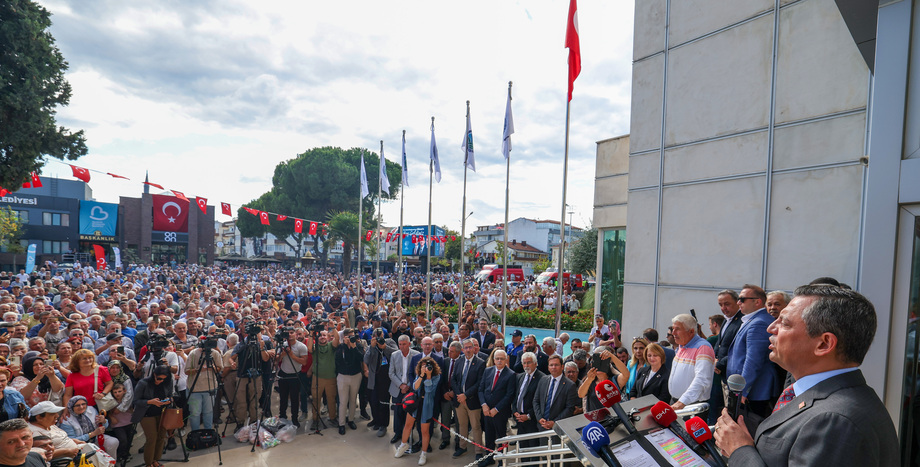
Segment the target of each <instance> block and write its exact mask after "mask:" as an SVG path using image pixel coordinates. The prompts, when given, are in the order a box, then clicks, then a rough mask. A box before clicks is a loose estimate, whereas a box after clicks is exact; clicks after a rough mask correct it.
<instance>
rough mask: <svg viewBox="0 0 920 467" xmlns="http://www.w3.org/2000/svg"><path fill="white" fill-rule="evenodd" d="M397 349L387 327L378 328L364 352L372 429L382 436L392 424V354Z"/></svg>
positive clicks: (378, 435)
mask: <svg viewBox="0 0 920 467" xmlns="http://www.w3.org/2000/svg"><path fill="white" fill-rule="evenodd" d="M395 351H396V343H395V342H393V341H392V340H387V338H386V329H383V328H378V329H375V330H374V335H373V336H371V347H370V348H369V349H368V350H367V352H365V353H364V376H365V377H366V378H367V389H368V391H369V392H370V405H371V416H372V417H373V418H372V419H371V423H370V427H371V429H375V430H377V437H378V438H382V437H383V436H384V435H386V433H387V427H389V426H390V407H389V400H390V393H389V392H388V390H389V386H390V356H391V355H392V354H393V352H395Z"/></svg>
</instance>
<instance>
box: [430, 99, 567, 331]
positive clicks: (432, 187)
mask: <svg viewBox="0 0 920 467" xmlns="http://www.w3.org/2000/svg"><path fill="white" fill-rule="evenodd" d="M431 131H432V133H431V134H432V135H433V134H434V116H432V117H431ZM432 138H433V137H432ZM433 190H434V158H433V157H432V158H430V160H429V161H428V239H427V243H426V245H425V248H426V252H427V253H428V261H426V263H427V269H428V270H427V271H426V272H425V318H426V319H427V318H430V317H431V194H432V192H433ZM563 211H564V210H563Z"/></svg>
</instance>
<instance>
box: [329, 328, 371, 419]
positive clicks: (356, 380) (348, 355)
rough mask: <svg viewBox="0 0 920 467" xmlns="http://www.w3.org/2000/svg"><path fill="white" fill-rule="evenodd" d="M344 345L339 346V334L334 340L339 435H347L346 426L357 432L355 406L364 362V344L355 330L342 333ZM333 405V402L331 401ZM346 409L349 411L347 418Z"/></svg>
mask: <svg viewBox="0 0 920 467" xmlns="http://www.w3.org/2000/svg"><path fill="white" fill-rule="evenodd" d="M342 334H343V338H344V339H343V340H344V343H343V344H342V345H339V339H338V333H336V334H335V335H334V337H333V338H332V346H333V347H335V348H336V349H335V370H336V388H337V389H338V393H339V434H340V435H344V434H345V425H346V424H348V427H349V428H351V429H352V430H357V429H358V426H357V425H356V424H355V405H356V400H355V399H356V398H357V396H358V389H359V388H360V387H361V376H362V369H363V368H362V364H363V360H364V343H363V342H361V343H360V344H359V341H360V339H359V338H358V336H357V335H356V334H355V330H354V329H351V328H346V329H345V330H344V331H342ZM330 403H331V401H330ZM346 408H347V410H348V413H347V417H346Z"/></svg>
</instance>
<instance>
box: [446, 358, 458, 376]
mask: <svg viewBox="0 0 920 467" xmlns="http://www.w3.org/2000/svg"><path fill="white" fill-rule="evenodd" d="M456 363H457V360H456V359H454V360H451V361H450V371H449V372H448V374H449V376H448V378H447V379H448V380H452V379H454V366H456Z"/></svg>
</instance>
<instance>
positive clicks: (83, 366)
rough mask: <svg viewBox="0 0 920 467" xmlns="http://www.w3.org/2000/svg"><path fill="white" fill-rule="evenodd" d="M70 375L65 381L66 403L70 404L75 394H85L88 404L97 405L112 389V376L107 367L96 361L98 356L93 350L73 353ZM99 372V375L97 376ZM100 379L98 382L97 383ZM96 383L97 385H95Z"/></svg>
mask: <svg viewBox="0 0 920 467" xmlns="http://www.w3.org/2000/svg"><path fill="white" fill-rule="evenodd" d="M68 369H69V370H70V376H69V377H68V378H67V382H66V383H64V405H65V406H66V405H68V403H69V402H70V398H71V397H73V396H83V397H85V398H86V402H87V404H88V405H90V406H92V407H95V406H96V401H97V400H99V399H102V398H103V397H105V396H106V395H108V394H109V392H111V391H112V385H113V384H114V383H112V377H111V376H110V375H109V370H108V368H106V367H102V366H99V364H98V363H96V356H95V355H94V354H93V352H92V351H91V350H87V349H80V350H78V351H76V352H75V353H74V354H73V358H72V359H71V361H70V367H69V368H68ZM97 374H98V377H97ZM96 380H98V383H95V382H96ZM94 383H95V385H94Z"/></svg>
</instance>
